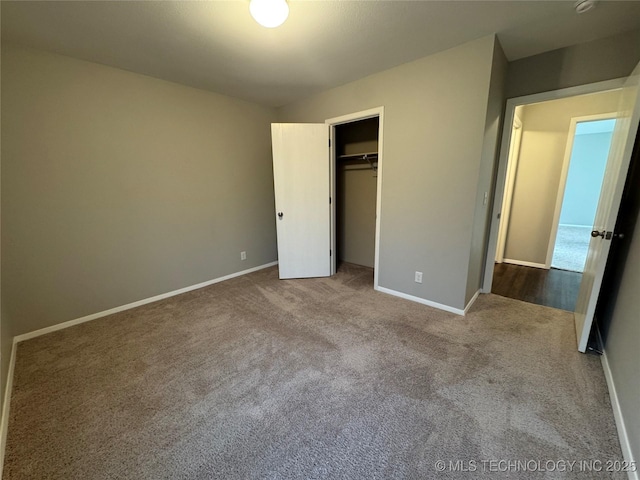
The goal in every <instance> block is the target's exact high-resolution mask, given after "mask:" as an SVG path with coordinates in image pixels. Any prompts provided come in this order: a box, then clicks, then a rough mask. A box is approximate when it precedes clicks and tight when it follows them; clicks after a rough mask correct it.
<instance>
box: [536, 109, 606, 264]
mask: <svg viewBox="0 0 640 480" xmlns="http://www.w3.org/2000/svg"><path fill="white" fill-rule="evenodd" d="M617 116H618V114H617V113H616V112H609V113H599V114H596V115H584V116H581V117H571V122H570V123H569V133H568V134H567V143H566V146H565V149H564V158H563V159H562V171H561V172H560V182H559V183H558V193H557V194H556V204H555V209H554V212H553V223H552V224H551V234H550V235H549V243H548V245H547V257H546V262H545V264H546V268H551V262H552V261H553V251H554V250H555V248H556V240H557V237H558V225H559V224H560V213H561V212H562V204H563V203H564V193H565V191H566V187H567V177H568V176H569V167H570V165H571V154H572V153H573V141H574V140H575V138H576V128H577V127H578V123H580V122H595V121H598V120H611V119H612V118H613V119H615V118H617ZM603 177H604V173H603ZM600 183H601V184H602V182H600Z"/></svg>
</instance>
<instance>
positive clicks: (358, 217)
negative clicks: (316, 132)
mask: <svg viewBox="0 0 640 480" xmlns="http://www.w3.org/2000/svg"><path fill="white" fill-rule="evenodd" d="M381 113H382V112H381V109H380V110H379V111H378V110H377V109H376V110H375V112H374V111H367V112H361V113H360V114H353V115H351V116H348V117H342V118H340V119H334V120H327V123H329V124H330V125H331V129H330V136H331V207H332V209H331V210H332V215H331V217H332V228H331V236H332V242H331V245H332V247H331V248H332V257H331V263H332V266H331V269H332V274H334V273H336V272H339V271H340V270H341V269H346V268H349V266H351V265H357V266H360V267H366V268H369V269H371V274H372V277H373V278H374V288H375V287H376V286H377V285H378V283H377V271H376V270H377V263H378V262H377V260H378V232H379V222H378V220H379V207H380V186H381V176H380V173H381V172H380V167H381V123H382V122H381V120H382V119H381Z"/></svg>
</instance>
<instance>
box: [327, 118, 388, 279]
mask: <svg viewBox="0 0 640 480" xmlns="http://www.w3.org/2000/svg"><path fill="white" fill-rule="evenodd" d="M375 117H378V170H377V173H378V178H377V185H376V234H375V248H374V252H375V253H374V260H373V288H374V289H376V290H377V289H378V286H379V277H378V273H379V265H380V212H381V210H382V170H383V168H382V167H383V165H384V162H383V153H384V148H383V139H384V134H383V131H384V107H375V108H370V109H368V110H363V111H360V112H355V113H349V114H346V115H342V116H340V117H334V118H329V119H328V120H325V122H324V123H326V124H327V125H329V139H330V142H331V148H330V149H329V150H330V157H329V172H330V179H329V185H330V192H329V196H330V198H331V252H332V253H333V255H332V256H331V275H333V274H335V273H336V257H337V255H336V254H335V252H336V202H335V201H334V199H335V198H336V127H337V126H338V125H344V124H345V123H353V122H357V121H359V120H367V119H369V118H375Z"/></svg>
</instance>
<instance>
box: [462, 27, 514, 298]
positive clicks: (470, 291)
mask: <svg viewBox="0 0 640 480" xmlns="http://www.w3.org/2000/svg"><path fill="white" fill-rule="evenodd" d="M506 75H507V58H506V56H505V54H504V51H503V50H502V45H501V44H500V41H499V39H498V37H497V36H495V35H494V36H493V49H492V59H491V68H490V71H489V83H488V88H487V107H486V116H485V123H484V140H483V145H482V152H481V157H480V165H479V171H478V182H477V187H476V203H475V208H474V212H473V230H472V232H471V240H470V251H469V264H468V269H467V283H466V290H465V297H464V303H465V305H466V304H468V303H469V302H470V301H471V299H472V298H473V297H474V295H476V294H477V292H478V291H479V289H480V288H481V287H482V279H483V275H484V265H485V259H486V252H487V244H488V241H489V231H490V226H491V211H492V208H493V202H492V199H493V194H494V191H495V172H496V165H497V160H498V156H499V153H500V149H499V146H500V139H501V134H502V122H503V120H504V118H503V117H504V104H505V83H506Z"/></svg>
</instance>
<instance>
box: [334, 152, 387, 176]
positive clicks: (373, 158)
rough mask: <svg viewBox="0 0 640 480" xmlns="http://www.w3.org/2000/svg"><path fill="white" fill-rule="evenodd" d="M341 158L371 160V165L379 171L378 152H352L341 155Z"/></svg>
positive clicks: (372, 168) (374, 169)
mask: <svg viewBox="0 0 640 480" xmlns="http://www.w3.org/2000/svg"><path fill="white" fill-rule="evenodd" d="M338 159H340V160H364V161H365V162H369V167H370V168H371V170H373V171H374V172H376V171H378V161H377V160H378V152H370V153H352V154H349V155H340V156H339V157H338Z"/></svg>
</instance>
